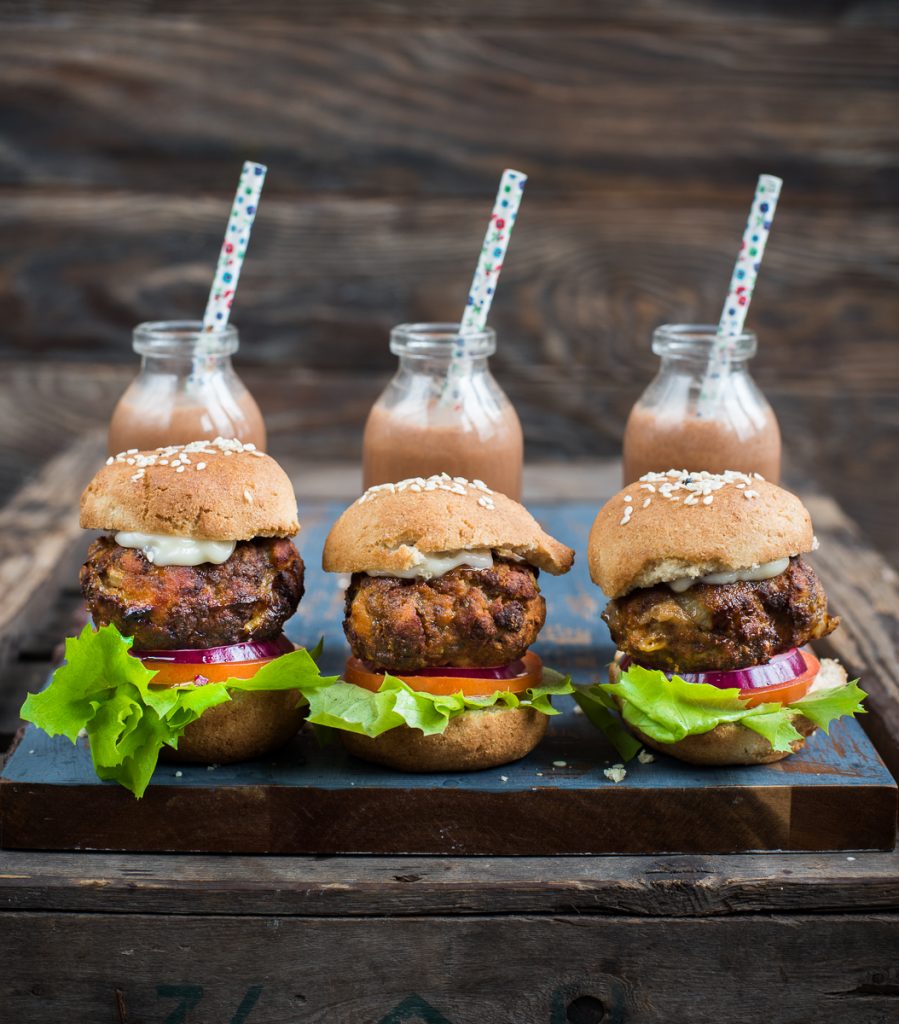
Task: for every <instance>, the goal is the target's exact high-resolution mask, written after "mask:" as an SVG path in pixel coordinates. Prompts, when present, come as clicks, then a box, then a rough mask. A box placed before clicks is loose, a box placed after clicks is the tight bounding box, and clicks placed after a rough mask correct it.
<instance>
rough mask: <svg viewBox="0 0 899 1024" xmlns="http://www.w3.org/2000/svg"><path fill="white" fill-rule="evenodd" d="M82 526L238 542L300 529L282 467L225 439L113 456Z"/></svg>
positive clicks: (87, 497)
mask: <svg viewBox="0 0 899 1024" xmlns="http://www.w3.org/2000/svg"><path fill="white" fill-rule="evenodd" d="M81 525H82V527H84V528H85V529H87V530H105V531H109V532H114V531H139V532H143V533H152V534H167V535H170V536H177V537H191V538H194V539H196V540H234V541H238V540H251V539H252V538H253V537H292V536H293V535H294V534H295V533H297V531H298V530H299V528H300V527H299V523H298V522H297V502H296V496H295V495H294V491H293V485H292V484H291V482H290V478H289V477H288V476H287V474H286V473H285V472H284V470H283V469H282V468H281V467H280V466H279V465H278V463H277V462H275V460H274V459H273V458H271V457H270V456H269V455H266V454H264V453H263V452H260V451H257V450H256V447H255V445H252V444H241V443H240V441H235V440H228V439H225V438H222V437H217V438H215V440H213V441H192V442H191V443H190V444H179V445H169V446H168V447H165V448H156V449H155V450H153V451H138V450H137V449H131V450H129V451H126V452H120V453H119V454H118V455H114V456H110V458H109V459H107V461H106V465H105V466H104V467H103V468H102V469H101V470H100V471H99V472H98V473H97V474H96V476H94V478H93V480H91V482H90V483H89V484H88V485H87V488H86V489H85V491H84V493H83V494H82V496H81Z"/></svg>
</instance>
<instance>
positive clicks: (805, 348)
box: [0, 0, 899, 564]
mask: <svg viewBox="0 0 899 1024" xmlns="http://www.w3.org/2000/svg"><path fill="white" fill-rule="evenodd" d="M248 10H249V7H248V5H247V4H245V3H237V2H236V0H234V2H226V3H212V2H203V0H187V2H183V3H172V2H165V3H163V2H149V0H143V2H140V0H131V2H121V3H118V4H115V5H109V4H104V3H99V2H92V3H82V4H77V5H76V4H66V3H58V2H48V3H36V2H35V3H25V2H23V3H9V2H7V3H6V4H3V5H2V7H0V129H2V140H0V142H2V145H0V232H2V236H0V237H2V238H3V245H2V260H0V323H2V330H0V360H2V362H0V403H2V407H0V466H2V471H0V487H3V488H4V489H6V491H9V490H10V489H11V488H12V487H14V486H16V485H17V484H18V483H20V482H21V481H22V479H23V478H24V477H25V476H26V475H27V474H28V473H30V472H32V471H33V470H34V469H35V468H36V467H37V465H39V464H40V462H41V461H43V460H45V459H46V458H48V457H49V456H50V455H52V454H53V453H55V452H56V451H57V450H59V448H60V447H61V446H62V444H63V443H64V442H66V441H69V440H71V437H72V435H73V433H79V432H82V431H84V430H87V429H89V428H91V427H95V426H96V425H98V424H100V423H102V422H103V421H104V420H105V418H106V417H108V414H109V411H110V409H111V407H112V404H113V403H114V401H115V399H116V397H117V395H118V394H119V392H120V391H121V390H122V388H123V387H124V384H125V382H126V380H127V378H128V376H129V373H130V371H131V369H132V368H133V365H134V362H133V355H132V353H131V351H130V329H131V327H132V326H133V325H134V324H136V323H137V322H139V321H141V320H144V319H157V318H175V317H193V316H197V315H198V314H199V313H200V312H201V311H202V307H203V303H204V300H205V293H206V289H207V287H208V282H209V279H210V275H211V271H212V267H213V264H214V261H215V258H216V254H217V249H218V244H219V239H220V236H221V232H222V230H223V226H224V222H225V218H226V215H227V210H228V207H229V202H230V196H231V194H232V191H233V187H234V183H235V181H236V177H237V173H238V171H239V167H240V162H241V160H242V159H244V158H253V159H257V160H261V161H263V162H265V163H267V164H268V165H269V167H270V173H269V178H268V181H267V185H266V191H265V195H264V196H263V200H262V204H261V207H260V215H259V219H258V222H257V226H256V229H255V232H254V237H253V242H252V246H251V251H250V257H249V260H248V263H247V266H246V270H245V272H244V276H243V279H242V283H241V288H240V293H239V296H238V300H237V304H236V307H235V321H236V322H237V324H238V326H239V327H240V328H241V332H242V337H243V343H244V344H243V349H242V353H241V367H242V368H245V369H246V370H247V374H246V375H247V378H248V380H249V381H250V383H251V384H252V386H253V387H254V390H256V391H258V393H259V396H260V398H261V401H262V404H263V407H264V409H265V411H266V413H267V414H268V417H269V420H270V424H271V426H272V428H273V431H272V432H273V438H274V441H275V445H274V448H275V450H276V451H277V445H278V443H279V438H280V439H281V440H282V441H286V440H287V439H288V438H289V439H290V440H291V442H292V445H291V446H292V447H293V448H294V450H295V449H296V439H297V438H300V439H301V442H302V446H303V449H304V453H305V455H306V457H308V458H309V459H311V460H320V461H322V462H324V461H325V460H331V461H333V460H344V461H345V460H351V459H353V458H355V457H356V455H357V453H358V446H359V436H360V434H359V432H360V429H361V425H362V422H363V419H364V416H365V412H366V410H367V409H368V407H369V405H370V403H371V401H372V400H373V399H374V397H375V395H376V394H377V392H378V390H379V389H380V387H381V386H382V384H383V381H384V379H385V377H386V375H387V374H388V373H389V371H390V367H391V362H392V360H391V357H390V356H389V353H388V351H387V345H386V339H387V332H388V330H389V328H390V326H391V325H392V324H394V323H397V322H399V321H401V320H406V319H441V318H454V317H457V316H458V315H459V311H460V309H461V306H462V302H463V301H464V296H465V293H466V288H467V284H468V281H469V278H470V275H471V271H472V269H473V261H474V258H475V255H476V251H477V248H478V245H479V242H480V238H481V234H482V232H483V228H484V220H485V217H486V214H487V211H488V208H489V202H490V198H491V196H492V193H493V189H494V188H495V184H496V180H497V177H498V174H499V171H500V170H501V168H502V167H503V166H506V165H511V166H516V167H519V168H521V169H523V170H525V171H527V172H528V173H529V174H530V176H531V181H530V183H529V186H528V190H527V195H526V198H525V201H524V205H523V208H522V214H521V217H520V221H519V225H518V228H517V230H516V235H515V239H514V241H513V244H512V249H511V251H510V256H509V259H508V262H507V268H506V271H505V273H504V276H503V284H502V287H501V289H500V291H499V295H498V298H497V302H496V306H495V311H494V314H493V316H492V322H493V324H494V326H495V327H496V328H497V330H498V332H499V335H500V342H501V348H500V351H499V353H498V355H497V357H496V360H495V369H496V373H497V376H498V377H499V378H500V380H501V382H502V383H503V385H504V386H505V387H506V389H507V390H508V392H509V394H510V395H511V396H512V398H513V400H514V401H515V403H516V405H517V407H518V408H519V411H520V413H521V415H522V419H523V420H524V423H525V429H526V435H527V442H528V453H529V457H530V458H532V459H545V458H548V457H551V456H558V455H562V456H570V457H572V458H575V457H587V456H608V455H611V454H614V453H615V452H616V451H617V449H618V446H619V444H620V437H621V433H622V429H623V423H624V417H625V416H626V413H627V410H628V408H629V407H630V405H631V403H632V402H633V400H634V398H635V397H636V395H637V394H638V393H639V391H640V390H641V389H642V387H643V386H644V385H645V383H646V382H647V380H648V379H649V377H650V376H651V374H652V371H653V365H654V360H653V357H652V356H651V354H650V352H649V335H650V332H651V330H652V328H653V327H654V326H655V325H657V324H658V323H661V322H665V321H678V320H693V321H696V320H708V319H715V318H716V317H717V314H718V311H719V309H720V303H721V300H722V296H723V293H724V290H725V287H726V284H727V280H728V275H729V272H730V266H731V263H732V260H733V257H734V255H735V248H736V245H737V241H738V239H739V235H740V232H741V229H742V225H743V219H744V217H745V211H746V207H747V204H748V200H749V197H750V195H751V192H752V188H753V184H754V181H755V177H756V175H757V174H758V172H759V171H770V172H773V173H777V174H780V175H781V176H782V177H783V178H784V179H785V182H786V184H785V188H784V194H783V199H782V203H781V207H780V210H779V212H778V217H777V223H776V225H775V228H774V232H773V234H772V240H771V244H770V246H769V249H768V255H767V257H766V261H765V267H764V272H763V277H762V280H761V283H760V286H759V289H758V293H757V296H756V298H755V301H754V303H753V309H752V313H751V325H752V326H753V327H755V328H756V329H757V330H758V332H759V334H760V337H761V343H762V348H761V352H760V354H759V356H758V358H757V360H756V362H755V371H756V376H757V379H758V380H759V382H760V383H761V385H762V387H763V388H764V389H765V391H766V392H767V394H768V395H769V397H770V398H771V400H772V402H773V404H774V405H775V407H776V410H777V412H778V415H779V416H780V419H781V423H782V425H783V427H784V433H785V439H786V446H787V454H788V464H789V468H790V471H791V472H792V473H793V474H794V475H795V476H796V477H805V478H809V479H811V480H816V481H817V482H819V483H820V484H822V485H823V486H824V488H825V489H826V490H828V491H829V492H831V493H833V494H834V495H835V496H836V497H837V498H838V499H839V500H840V501H841V502H842V503H843V504H844V505H845V507H846V508H847V509H848V510H849V511H850V513H851V514H852V515H853V516H854V517H855V518H856V519H858V520H859V521H860V522H861V523H862V525H863V526H864V528H865V529H866V530H868V531H869V532H870V533H871V534H872V536H873V537H874V539H875V541H876V542H877V543H878V545H879V546H880V547H881V548H882V549H883V550H884V551H885V552H886V553H887V554H888V555H889V556H890V557H891V558H892V560H893V562H894V564H895V563H899V540H897V537H896V531H895V528H894V522H895V517H896V512H897V506H899V476H897V474H896V473H895V469H894V463H895V456H896V441H897V436H899V411H897V401H896V396H897V394H899V355H897V337H896V334H897V324H899V287H897V286H899V213H897V205H899V204H897V198H899V118H897V108H899V103H897V100H899V5H897V4H895V3H889V2H876V0H867V2H866V0H858V2H853V0H826V2H820V3H818V2H814V3H813V2H806V3H797V2H792V3H774V2H773V0H770V2H769V0H765V2H763V3H754V4H746V3H736V2H730V0H727V2H717V3H715V2H711V0H673V2H666V3H663V2H661V0H634V2H630V3H628V4H618V3H611V2H590V0H570V2H566V3H561V4H560V3H558V2H550V0H498V2H495V3H490V4H483V3H475V2H473V0H459V2H442V3H429V4H422V3H415V2H413V0H384V2H365V0H333V2H330V3H328V2H325V0H316V2H309V3H287V2H286V0H282V2H272V0H270V2H265V3H259V4H255V5H253V7H252V11H253V14H252V17H250V16H248V14H247V11H248ZM285 367H287V370H285Z"/></svg>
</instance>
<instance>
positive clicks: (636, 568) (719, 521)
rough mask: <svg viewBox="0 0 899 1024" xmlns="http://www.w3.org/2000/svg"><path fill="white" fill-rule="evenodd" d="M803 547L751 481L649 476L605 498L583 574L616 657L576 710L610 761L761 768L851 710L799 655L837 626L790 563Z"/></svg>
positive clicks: (784, 497) (801, 537)
mask: <svg viewBox="0 0 899 1024" xmlns="http://www.w3.org/2000/svg"><path fill="white" fill-rule="evenodd" d="M815 546H816V542H815V538H814V536H813V534H812V523H811V519H810V517H809V514H808V512H807V511H806V509H805V507H804V506H803V504H802V502H801V501H800V500H799V499H798V498H797V497H795V495H793V494H790V493H789V492H788V491H785V490H783V489H782V488H780V487H777V486H775V485H774V484H771V483H767V482H766V481H765V480H763V479H762V478H761V477H759V476H758V475H753V476H751V477H750V476H747V475H745V474H743V473H736V472H726V473H723V474H720V475H713V474H711V473H705V472H702V473H689V472H687V471H686V470H681V471H677V470H669V472H667V473H648V474H647V475H646V476H643V477H641V478H640V480H639V481H637V482H636V483H634V484H631V485H630V486H628V487H626V488H625V489H624V490H623V491H621V492H620V493H619V494H616V495H615V497H614V498H612V499H611V500H610V501H609V502H607V504H606V505H605V506H604V507H603V508H602V509H601V510H600V512H599V514H598V515H597V517H596V521H595V522H594V524H593V528H592V530H591V533H590V540H589V564H590V575H591V577H592V578H593V582H594V583H596V584H598V585H599V587H601V588H602V590H603V592H604V593H605V594H606V596H607V597H609V598H611V600H610V601H609V604H608V606H607V607H606V610H605V612H604V613H603V618H604V619H605V620H606V622H607V623H608V625H609V631H610V632H611V634H612V639H613V641H614V642H615V644H616V646H617V648H618V653H617V655H616V658H615V662H614V663H613V664H612V666H611V669H610V679H611V682H610V683H606V684H602V685H599V686H593V687H591V688H589V689H588V690H583V691H581V692H580V693H579V694H578V700H579V702H580V703H581V705H582V707H583V708H584V710H585V711H586V712H587V713H588V715H589V716H590V717H591V719H592V720H593V721H594V723H595V724H597V725H599V726H600V728H604V729H606V730H607V731H608V735H609V738H610V739H611V740H612V741H613V742H615V743H616V745H617V746H618V748H619V753H621V754H622V756H633V754H634V753H636V751H637V750H638V749H639V746H640V743H642V744H645V745H646V746H648V747H652V748H654V749H655V750H661V751H664V752H665V753H668V754H672V755H673V756H674V757H678V758H680V759H681V760H683V761H689V762H692V763H693V764H714V765H730V764H767V763H769V762H772V761H779V760H780V759H781V758H784V757H787V756H788V755H789V754H791V753H795V752H796V751H797V750H799V749H800V748H801V747H802V746H803V745H804V744H805V740H806V738H807V737H808V736H810V735H811V733H812V732H814V730H815V728H816V727H817V726H821V727H822V728H823V729H824V730H825V732H826V731H827V729H828V726H829V724H830V722H831V721H832V720H833V719H835V718H839V717H840V716H841V715H854V714H856V713H858V712H861V711H863V710H864V709H863V708H862V707H861V704H860V701H861V699H862V698H863V697H864V696H865V694H864V692H863V691H862V690H860V689H859V688H858V686H857V685H856V683H855V682H851V683H850V682H848V681H847V678H846V673H845V671H844V670H843V668H842V667H841V666H840V665H839V664H838V663H837V662H835V661H832V660H829V659H823V660H821V661H819V660H818V658H816V657H815V655H814V654H812V652H811V651H810V650H808V649H807V648H806V646H805V645H806V644H807V643H808V642H809V641H810V640H817V639H819V638H821V637H824V636H827V634H828V633H830V632H832V631H833V630H834V629H836V627H837V625H838V624H839V619H837V618H835V617H833V616H831V615H829V614H828V611H827V597H826V595H825V593H824V590H823V588H822V587H821V584H820V582H819V580H818V578H817V576H816V575H815V573H814V570H813V569H812V568H811V566H810V565H808V564H807V563H806V562H805V561H804V560H803V558H802V555H803V554H805V553H806V552H808V551H811V550H813V548H814V547H815ZM612 709H614V710H615V711H617V712H619V713H620V716H621V718H622V719H623V720H624V722H625V724H626V725H627V726H628V728H629V729H630V731H631V732H632V733H633V735H634V736H636V737H637V738H638V739H639V741H640V743H637V742H636V741H635V740H633V738H632V737H630V736H628V735H627V734H626V733H625V732H624V730H622V729H621V727H620V723H619V722H618V720H617V718H615V717H613V715H612V714H610V711H611V710H612Z"/></svg>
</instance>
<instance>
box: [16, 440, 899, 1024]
mask: <svg viewBox="0 0 899 1024" xmlns="http://www.w3.org/2000/svg"><path fill="white" fill-rule="evenodd" d="M100 451H101V446H100V439H99V438H98V437H97V436H96V435H92V434H88V435H86V436H84V437H82V438H80V439H78V440H76V441H75V442H74V443H73V444H72V445H71V447H69V448H68V449H66V450H65V451H64V452H63V453H62V454H60V455H58V456H57V457H56V458H55V459H53V460H51V461H50V462H49V463H48V464H47V465H46V466H45V467H44V469H43V470H42V471H41V472H40V473H39V474H38V475H37V476H36V477H34V478H33V479H32V480H31V481H30V482H29V483H28V484H26V485H25V487H24V488H23V489H22V490H21V491H19V492H18V493H17V494H16V495H15V496H14V497H13V498H12V499H11V500H10V501H9V502H8V503H7V505H6V506H5V507H4V508H3V509H2V510H0V526H2V529H0V556H2V561H0V583H2V584H3V585H2V588H0V656H2V658H3V665H4V667H3V671H2V676H0V732H5V734H6V737H7V738H11V735H12V733H13V731H14V730H15V728H16V724H17V721H16V719H17V715H16V712H17V708H18V706H19V704H20V702H21V699H22V695H23V693H24V692H25V690H27V689H29V688H30V689H34V688H35V687H36V686H38V685H40V683H41V681H42V679H43V678H44V676H45V675H46V673H47V672H48V670H49V669H50V667H51V666H52V664H53V662H54V660H55V659H56V658H57V657H58V645H59V640H60V638H61V637H62V636H63V635H65V632H66V631H67V629H68V628H69V625H70V623H71V622H72V621H73V619H74V617H75V614H76V611H77V608H78V606H79V595H78V594H77V591H76V589H75V586H74V581H75V569H76V567H77V563H78V560H79V558H80V557H81V553H82V551H83V541H84V538H83V537H82V536H81V533H80V531H79V529H78V526H77V517H76V513H75V511H74V510H75V506H76V499H77V495H78V493H79V491H80V489H81V487H82V486H83V484H84V482H85V480H86V479H87V478H88V477H89V476H90V475H91V473H92V472H93V470H94V468H95V466H96V465H97V463H98V459H99V456H100ZM279 454H281V453H279ZM284 461H285V462H286V464H287V466H288V468H289V469H290V471H291V474H292V476H293V478H294V480H295V482H296V484H297V489H298V493H299V494H300V497H301V507H302V502H303V500H304V498H305V499H307V500H309V499H312V498H323V497H347V498H349V497H350V496H352V494H353V492H354V491H355V488H356V486H357V483H356V477H355V471H354V470H352V469H351V468H349V467H346V468H343V469H341V468H340V467H334V466H332V467H327V468H325V467H321V466H317V467H313V466H308V465H303V464H302V463H301V462H298V461H296V460H291V459H289V458H285V459H284ZM616 480H617V467H616V466H615V465H614V464H612V463H602V464H599V463H596V464H583V465H581V466H575V467H572V466H568V467H565V466H557V465H547V466H538V467H535V468H534V469H533V470H532V471H531V472H530V474H529V476H528V480H527V484H526V489H527V491H528V494H529V497H531V498H538V497H539V498H541V499H543V500H546V499H547V498H552V497H561V496H563V495H564V496H566V497H569V498H595V499H596V500H597V501H598V500H599V499H600V497H601V496H602V495H603V494H609V493H611V492H612V491H613V490H614V489H615V485H616ZM806 500H807V503H808V505H809V507H810V509H811V511H812V514H813V517H814V519H815V524H816V531H817V533H818V536H819V537H820V539H821V541H822V545H821V549H820V551H819V552H818V554H817V555H816V559H815V560H816V565H817V567H818V568H819V570H820V572H821V574H822V576H823V578H824V581H825V585H826V587H827V589H828V593H829V594H830V596H831V600H832V603H833V605H834V606H835V607H836V609H837V611H838V612H839V613H840V614H841V616H842V618H843V625H842V627H841V629H840V630H839V631H838V632H837V633H836V634H835V636H834V637H833V642H832V644H831V645H830V647H831V649H830V651H829V652H828V653H833V654H835V655H837V656H839V657H841V658H842V659H843V661H844V662H845V663H846V665H847V666H848V667H849V669H850V670H851V671H852V672H853V673H858V674H860V675H862V676H863V677H864V682H865V685H866V688H867V689H868V690H870V692H871V697H870V706H871V713H870V714H869V715H868V716H867V717H866V718H865V720H864V724H865V727H866V729H867V731H868V733H869V735H870V736H871V738H872V739H873V740H874V742H875V745H876V746H877V747H878V750H879V751H880V753H881V755H882V756H883V758H884V760H885V761H886V762H887V764H888V765H889V766H890V767H891V769H892V771H893V772H894V774H896V773H897V771H899V742H897V740H899V685H897V681H896V674H895V669H894V663H895V660H896V650H897V642H899V591H897V585H896V576H895V574H894V573H893V571H892V570H891V569H890V568H889V567H888V566H887V565H886V563H885V562H884V561H883V560H882V559H881V558H880V556H879V555H877V554H876V552H875V551H874V550H872V548H870V547H869V546H868V545H867V543H866V542H865V541H864V539H863V538H862V537H861V536H860V534H859V532H858V530H857V529H856V527H855V526H854V524H853V522H852V521H851V520H849V519H848V518H847V517H846V515H845V514H844V513H843V512H842V511H841V509H840V507H839V506H838V504H837V503H836V502H835V501H834V500H833V499H831V498H829V497H827V496H824V495H821V494H807V495H806ZM0 893H2V917H0V922H2V926H0V962H2V963H3V964H4V970H3V972H2V979H0V1007H2V1008H3V1011H4V1012H0V1018H2V1019H4V1020H6V1019H8V1020H15V1021H16V1022H22V1024H28V1022H38V1021H46V1020H49V1019H63V1020H66V1021H82V1020H83V1021H91V1022H94V1021H101V1020H109V1021H118V1022H119V1024H124V1022H129V1021H130V1022H132V1024H133V1022H135V1021H159V1022H164V1021H167V1022H172V1024H174V1022H179V1021H180V1022H185V1021H191V1022H194V1021H200V1020H203V1021H205V1020H209V1021H231V1022H234V1024H239V1022H247V1021H249V1022H251V1024H262V1022H264V1021H269V1022H272V1024H274V1022H283V1021H287V1020H304V1021H305V1020H309V1021H325V1020H327V1021H329V1022H332V1021H347V1022H353V1024H356V1022H360V1021H371V1022H380V1024H386V1022H397V1024H398V1022H424V1024H438V1022H453V1024H466V1022H475V1021H477V1022H482V1021H491V1022H506V1021H508V1022H510V1024H511V1022H515V1024H521V1022H525V1021H535V1022H544V1021H545V1022H547V1024H564V1022H566V1021H571V1022H575V1024H588V1022H600V1021H604V1022H607V1024H608V1022H631V1021H633V1022H637V1021H639V1022H654V1021H666V1022H679V1021H687V1020H689V1021H691V1022H692V1024H699V1022H703V1021H709V1022H711V1021H714V1022H716V1024H718V1022H720V1021H728V1022H731V1021H737V1022H738V1021H744V1020H745V1021H753V1022H755V1021H758V1020H766V1021H797V1022H799V1021H807V1020H813V1019H814V1020H836V1019H839V1020H840V1021H841V1022H853V1021H858V1022H859V1024H878V1022H882V1024H887V1022H889V1021H892V1020H895V1010H896V995H897V992H899V973H897V969H896V966H895V964H896V956H895V951H896V948H897V942H899V915H897V911H899V854H897V853H896V852H895V851H894V852H893V853H858V854H855V855H852V854H849V855H847V854H845V853H840V854H815V855H809V854H755V855H740V856H643V857H621V856H599V857H555V858H534V857H526V858H522V857H507V858H459V857H360V856H356V857H342V856H341V857H273V856H220V855H219V856H213V855H193V856H187V855H171V854H170V855H141V854H100V853H40V852H12V851H6V852H0Z"/></svg>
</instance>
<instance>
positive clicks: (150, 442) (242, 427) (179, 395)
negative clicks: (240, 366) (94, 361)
mask: <svg viewBox="0 0 899 1024" xmlns="http://www.w3.org/2000/svg"><path fill="white" fill-rule="evenodd" d="M238 345H239V341H238V336H237V328H235V327H234V326H232V325H230V324H229V325H228V326H227V327H225V328H223V329H222V330H220V331H215V332H211V333H210V332H204V331H203V325H202V324H201V323H200V322H198V321H190V320H183V321H178V320H173V321H159V322H156V323H145V324H139V325H138V326H137V327H136V328H135V329H134V351H135V352H137V353H138V354H139V355H140V357H141V367H140V372H139V373H138V375H137V377H136V378H135V379H134V380H133V381H132V382H131V384H130V385H129V387H128V389H127V390H126V391H125V393H124V394H123V395H122V397H121V398H120V399H119V403H118V405H117V406H116V408H115V411H114V412H113V414H112V421H111V422H110V424H109V437H108V448H109V453H110V454H111V455H114V454H116V453H117V452H122V451H126V450H127V449H129V448H137V449H141V450H142V449H145V448H161V447H163V446H165V445H169V444H187V443H189V442H190V441H197V440H201V439H204V438H208V439H210V440H211V439H212V438H215V437H218V436H221V437H235V438H237V440H238V441H242V442H244V443H245V444H246V443H248V442H252V443H253V444H255V445H256V447H257V448H259V449H260V451H265V445H266V433H265V424H264V423H263V420H262V414H261V413H260V411H259V406H258V405H257V404H256V402H255V400H254V399H253V396H252V395H251V394H250V392H249V391H247V389H246V387H245V386H244V384H243V381H241V379H240V378H239V377H238V376H237V374H236V373H235V372H234V367H233V366H232V365H231V356H232V355H233V354H234V353H235V352H236V351H237V348H238Z"/></svg>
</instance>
